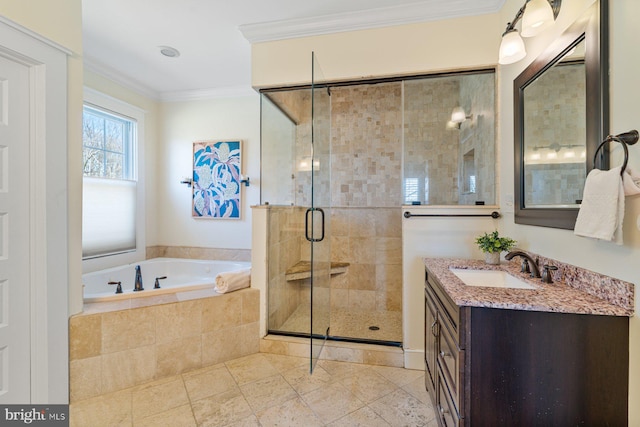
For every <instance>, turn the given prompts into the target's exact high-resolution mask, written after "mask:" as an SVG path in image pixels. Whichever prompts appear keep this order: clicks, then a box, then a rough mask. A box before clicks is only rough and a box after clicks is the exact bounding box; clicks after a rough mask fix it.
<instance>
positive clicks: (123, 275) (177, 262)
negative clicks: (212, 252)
mask: <svg viewBox="0 0 640 427" xmlns="http://www.w3.org/2000/svg"><path fill="white" fill-rule="evenodd" d="M137 265H139V266H140V271H141V273H142V285H143V287H144V290H143V291H138V292H134V291H133V287H134V282H135V277H136V273H135V267H136V266H137ZM249 267H251V263H250V262H241V261H208V260H195V259H183V258H153V259H149V260H146V261H141V262H138V263H133V264H128V265H125V266H120V267H114V268H109V269H106V270H100V271H95V272H93V273H86V274H83V275H82V284H83V287H84V302H85V303H91V302H103V301H116V300H122V299H128V298H139V297H149V296H154V295H160V294H166V293H175V292H183V291H192V290H196V289H204V288H213V287H214V285H215V278H216V276H217V275H218V274H219V273H224V272H227V271H235V270H241V269H245V268H249ZM164 276H166V279H161V280H159V283H160V289H154V283H155V279H156V278H157V277H164ZM109 282H121V286H122V293H121V294H116V285H109V284H108V283H109Z"/></svg>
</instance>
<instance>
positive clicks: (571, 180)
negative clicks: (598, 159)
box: [523, 39, 587, 207]
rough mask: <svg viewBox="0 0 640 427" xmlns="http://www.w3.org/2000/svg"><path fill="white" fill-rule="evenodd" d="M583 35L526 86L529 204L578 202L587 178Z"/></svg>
mask: <svg viewBox="0 0 640 427" xmlns="http://www.w3.org/2000/svg"><path fill="white" fill-rule="evenodd" d="M584 47H585V42H584V40H583V39H581V40H578V44H577V45H576V46H573V47H572V48H571V49H570V50H569V52H568V53H567V54H565V55H564V57H562V58H561V59H560V60H559V61H558V62H556V63H555V64H554V65H553V66H552V67H550V68H549V69H547V70H546V71H545V72H544V73H543V74H541V75H540V76H538V78H536V79H535V80H533V81H532V82H531V83H530V84H529V85H528V86H527V87H526V88H525V89H524V90H523V98H524V99H523V102H524V105H523V113H524V191H525V193H524V205H525V207H535V206H542V207H552V206H562V207H571V206H572V207H577V205H578V204H579V203H580V201H579V200H580V199H581V198H582V192H583V190H584V182H585V179H586V170H587V169H586V127H585V120H586V118H585V113H586V73H585V65H584Z"/></svg>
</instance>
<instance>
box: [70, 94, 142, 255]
mask: <svg viewBox="0 0 640 427" xmlns="http://www.w3.org/2000/svg"><path fill="white" fill-rule="evenodd" d="M82 118H83V120H82V122H83V126H82V127H83V131H82V149H83V156H82V157H83V202H82V207H83V213H82V227H83V230H82V256H83V258H84V259H89V258H96V257H104V256H107V255H114V254H121V253H126V252H133V251H135V250H136V248H137V243H138V241H137V240H138V239H137V234H138V233H137V227H136V224H137V210H138V209H137V206H138V203H137V200H138V182H137V180H136V156H135V153H136V146H135V145H136V136H137V135H136V133H137V122H136V120H135V119H132V118H129V117H126V116H124V115H119V114H115V113H113V112H111V111H108V110H106V109H102V108H99V107H96V106H94V105H85V107H84V110H83V117H82Z"/></svg>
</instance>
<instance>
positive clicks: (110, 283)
mask: <svg viewBox="0 0 640 427" xmlns="http://www.w3.org/2000/svg"><path fill="white" fill-rule="evenodd" d="M107 284H108V285H118V286H116V294H121V293H122V282H108V283H107Z"/></svg>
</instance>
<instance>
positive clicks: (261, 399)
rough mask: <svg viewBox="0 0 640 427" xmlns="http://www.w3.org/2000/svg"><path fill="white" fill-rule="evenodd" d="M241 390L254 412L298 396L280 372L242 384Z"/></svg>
mask: <svg viewBox="0 0 640 427" xmlns="http://www.w3.org/2000/svg"><path fill="white" fill-rule="evenodd" d="M240 391H242V394H243V395H244V397H245V399H247V402H249V405H250V406H251V408H252V409H253V410H254V412H255V411H261V410H263V409H266V408H269V407H271V406H275V405H279V404H281V403H284V402H286V401H287V400H290V399H293V398H294V397H297V396H298V394H297V393H296V391H295V390H294V389H293V388H292V387H291V386H290V385H289V383H287V382H286V381H285V379H284V378H282V375H280V374H278V375H274V376H272V377H268V378H263V379H261V380H257V381H254V382H251V383H248V384H244V385H241V386H240Z"/></svg>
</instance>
